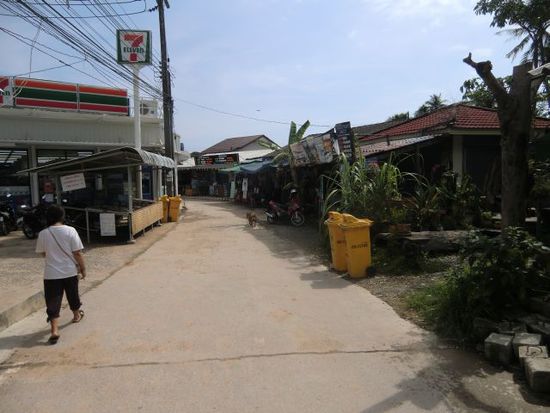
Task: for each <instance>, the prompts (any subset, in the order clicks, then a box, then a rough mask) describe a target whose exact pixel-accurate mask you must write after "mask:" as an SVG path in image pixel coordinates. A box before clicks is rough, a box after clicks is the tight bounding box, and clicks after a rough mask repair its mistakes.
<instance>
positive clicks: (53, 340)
mask: <svg viewBox="0 0 550 413" xmlns="http://www.w3.org/2000/svg"><path fill="white" fill-rule="evenodd" d="M58 340H59V336H50V338H49V339H48V343H49V344H51V345H54V344H57V341H58Z"/></svg>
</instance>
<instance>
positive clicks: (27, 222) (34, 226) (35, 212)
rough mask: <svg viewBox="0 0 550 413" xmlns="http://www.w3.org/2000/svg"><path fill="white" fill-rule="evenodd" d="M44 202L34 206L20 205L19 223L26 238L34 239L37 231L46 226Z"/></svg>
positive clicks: (45, 206)
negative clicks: (21, 218)
mask: <svg viewBox="0 0 550 413" xmlns="http://www.w3.org/2000/svg"><path fill="white" fill-rule="evenodd" d="M47 208H48V206H47V205H45V204H38V205H36V206H34V207H27V206H22V207H21V213H22V216H23V220H22V223H21V229H22V230H23V234H25V236H26V237H27V238H28V239H34V238H36V237H37V236H38V233H39V232H40V231H42V230H43V229H44V228H46V226H47V225H46V209H47Z"/></svg>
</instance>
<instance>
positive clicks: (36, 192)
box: [29, 145, 40, 205]
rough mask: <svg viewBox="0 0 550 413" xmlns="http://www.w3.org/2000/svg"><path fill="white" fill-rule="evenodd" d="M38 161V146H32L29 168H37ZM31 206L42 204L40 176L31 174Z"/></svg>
mask: <svg viewBox="0 0 550 413" xmlns="http://www.w3.org/2000/svg"><path fill="white" fill-rule="evenodd" d="M37 166H38V159H37V158H36V146H34V145H33V146H31V148H30V153H29V168H36V167H37ZM30 183H31V204H32V205H38V204H39V203H40V188H39V187H38V174H37V173H36V172H33V173H31V182H30Z"/></svg>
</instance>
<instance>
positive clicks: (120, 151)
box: [19, 147, 176, 242]
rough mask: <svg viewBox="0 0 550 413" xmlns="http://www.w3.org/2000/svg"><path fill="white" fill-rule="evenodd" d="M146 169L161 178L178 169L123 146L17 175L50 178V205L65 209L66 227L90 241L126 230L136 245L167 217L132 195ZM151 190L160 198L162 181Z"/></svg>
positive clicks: (162, 158)
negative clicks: (52, 192) (144, 233)
mask: <svg viewBox="0 0 550 413" xmlns="http://www.w3.org/2000/svg"><path fill="white" fill-rule="evenodd" d="M144 165H147V166H148V167H150V168H151V169H152V170H154V171H155V174H156V175H157V176H159V177H160V176H162V171H163V170H173V169H174V168H175V167H176V164H175V162H174V161H173V160H172V159H170V158H167V157H165V156H162V155H159V154H156V153H152V152H147V151H145V150H142V149H135V148H131V147H123V148H117V149H112V150H108V151H104V152H99V153H96V154H93V155H90V156H87V157H83V158H79V159H72V160H68V161H62V162H55V163H52V164H47V165H43V166H40V167H36V168H31V169H27V170H24V171H21V172H19V173H20V174H23V173H37V174H38V175H44V176H48V177H49V179H51V180H52V181H53V188H54V190H55V197H54V198H53V199H52V201H54V202H57V203H58V204H62V205H63V207H64V209H65V210H66V214H67V223H68V224H70V225H73V226H74V227H76V228H77V229H79V230H82V231H85V232H86V236H87V239H88V242H90V238H91V233H96V234H97V235H99V236H101V237H116V236H119V235H121V234H124V233H126V231H127V234H128V238H129V240H130V241H133V239H134V236H135V235H136V234H138V233H140V232H142V231H144V230H145V229H147V228H149V227H153V226H154V225H155V224H157V223H159V222H160V221H161V220H162V217H163V209H162V202H158V201H150V200H145V199H136V198H135V197H134V194H135V193H137V190H136V187H135V186H136V179H135V178H136V174H137V171H138V168H140V167H142V166H144ZM153 186H154V189H153V190H154V192H153V193H155V194H157V195H160V189H161V182H153Z"/></svg>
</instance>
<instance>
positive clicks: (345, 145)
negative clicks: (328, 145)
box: [334, 122, 355, 163]
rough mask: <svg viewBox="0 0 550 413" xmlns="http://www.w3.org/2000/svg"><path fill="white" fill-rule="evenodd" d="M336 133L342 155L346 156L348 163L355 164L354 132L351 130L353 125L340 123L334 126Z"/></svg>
mask: <svg viewBox="0 0 550 413" xmlns="http://www.w3.org/2000/svg"><path fill="white" fill-rule="evenodd" d="M334 132H335V134H336V140H337V141H338V147H339V148H340V153H343V154H344V155H346V158H347V159H348V161H349V162H350V163H353V162H354V161H355V140H354V137H353V131H352V130H351V124H350V123H349V122H342V123H338V124H336V125H335V126H334Z"/></svg>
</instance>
